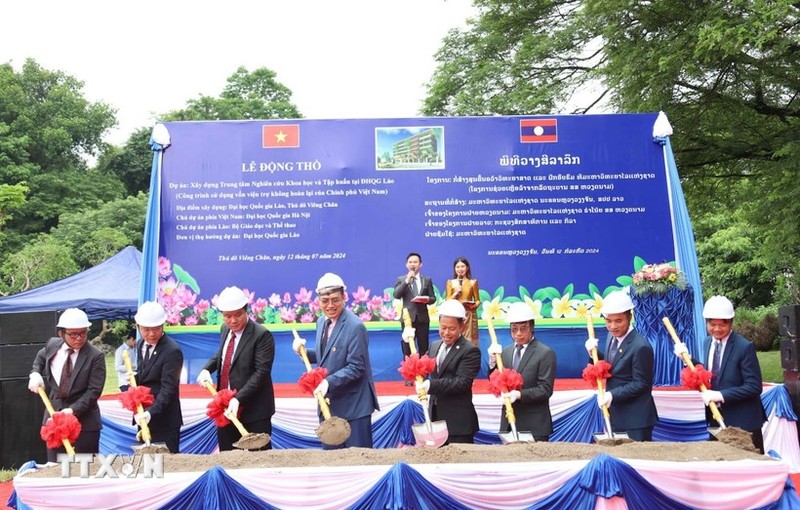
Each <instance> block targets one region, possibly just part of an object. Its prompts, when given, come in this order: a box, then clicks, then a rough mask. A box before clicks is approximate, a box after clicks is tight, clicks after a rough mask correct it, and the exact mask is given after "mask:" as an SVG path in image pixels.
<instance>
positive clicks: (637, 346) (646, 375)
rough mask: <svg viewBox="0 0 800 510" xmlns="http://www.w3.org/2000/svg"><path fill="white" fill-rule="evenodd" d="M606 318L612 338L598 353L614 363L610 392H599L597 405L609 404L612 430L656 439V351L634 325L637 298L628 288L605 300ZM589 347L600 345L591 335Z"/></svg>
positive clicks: (608, 339) (587, 342)
mask: <svg viewBox="0 0 800 510" xmlns="http://www.w3.org/2000/svg"><path fill="white" fill-rule="evenodd" d="M600 313H601V314H603V316H604V317H605V320H606V329H608V338H607V340H606V345H605V348H604V349H603V350H602V351H601V350H599V349H598V356H599V357H600V358H603V359H605V360H606V361H608V362H609V363H610V364H611V377H609V378H608V379H607V380H606V391H605V392H604V394H603V396H602V397H601V396H600V394H598V395H597V404H598V406H600V407H602V406H603V405H604V404H605V405H608V406H609V412H610V413H611V429H612V430H613V431H614V432H627V434H628V437H629V438H631V439H633V440H634V441H652V440H653V426H654V425H655V424H656V423H658V413H657V411H656V403H655V400H653V364H654V358H655V356H654V354H653V347H652V346H651V345H650V342H649V341H648V340H647V339H646V338H645V337H643V336H642V335H640V334H639V333H638V332H637V331H636V330H635V329H633V327H632V326H631V320H632V319H633V301H631V298H630V296H629V295H628V293H627V292H624V291H615V292H612V293H610V294H609V295H607V296H606V297H605V299H603V307H602V308H601V309H600ZM585 347H586V350H587V351H589V352H590V353H591V350H592V348H597V347H598V342H597V339H596V338H589V339H588V340H586V343H585Z"/></svg>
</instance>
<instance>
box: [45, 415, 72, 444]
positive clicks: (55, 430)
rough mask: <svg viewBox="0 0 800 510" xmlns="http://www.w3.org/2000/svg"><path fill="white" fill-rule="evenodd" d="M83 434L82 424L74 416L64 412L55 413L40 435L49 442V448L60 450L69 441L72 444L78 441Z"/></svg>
mask: <svg viewBox="0 0 800 510" xmlns="http://www.w3.org/2000/svg"><path fill="white" fill-rule="evenodd" d="M80 433H81V422H79V421H78V418H76V417H75V415H74V414H67V413H62V412H57V413H55V414H54V415H53V416H52V417H51V418H50V419H49V420H47V422H46V423H45V424H44V425H42V428H41V430H40V431H39V435H40V436H41V437H42V439H44V440H45V442H47V447H48V448H58V447H59V446H61V445H62V443H63V442H64V439H69V442H70V443H74V442H75V441H77V439H78V436H79V435H80Z"/></svg>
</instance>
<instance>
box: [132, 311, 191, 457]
mask: <svg viewBox="0 0 800 510" xmlns="http://www.w3.org/2000/svg"><path fill="white" fill-rule="evenodd" d="M134 319H135V320H136V327H137V328H138V329H139V335H140V336H141V337H142V340H140V341H139V342H137V344H136V353H137V358H138V359H137V361H138V363H137V366H138V367H139V368H138V369H137V373H136V384H137V385H138V386H147V387H148V388H150V392H151V393H152V394H153V396H154V397H155V401H154V402H153V405H151V406H150V407H148V408H147V409H146V410H145V411H144V412H142V413H137V414H136V415H135V416H134V421H135V423H136V424H137V425H139V426H140V427H141V425H142V423H147V424H148V425H149V427H150V434H151V436H152V441H153V442H154V443H162V442H163V443H165V444H166V445H167V448H169V451H170V452H171V453H179V452H180V433H181V425H183V415H182V414H181V400H180V395H179V387H180V379H181V369H182V368H183V352H182V351H181V349H180V347H179V346H178V344H177V343H176V342H175V341H174V340H172V339H171V338H170V337H168V336H167V335H165V334H164V322H166V320H167V314H166V313H165V312H164V308H162V306H161V305H160V304H158V303H156V302H154V301H146V302H144V303H142V304H141V305H139V310H138V311H137V312H136V315H135V316H134Z"/></svg>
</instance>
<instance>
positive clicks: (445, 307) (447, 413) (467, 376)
mask: <svg viewBox="0 0 800 510" xmlns="http://www.w3.org/2000/svg"><path fill="white" fill-rule="evenodd" d="M466 317H467V312H466V310H465V309H464V305H462V304H461V303H459V302H458V300H456V299H448V300H447V301H444V302H443V303H442V304H441V306H439V337H440V339H439V340H436V341H435V342H433V343H432V344H431V346H430V349H429V350H428V356H430V357H431V358H432V359H435V360H436V368H435V369H434V370H433V372H431V374H430V379H426V380H425V381H422V382H419V381H418V382H417V383H416V388H417V392H419V391H420V390H422V389H424V390H425V391H426V392H428V394H429V395H430V399H429V403H428V406H429V409H430V414H431V420H433V421H436V420H444V421H445V422H446V423H447V432H448V438H447V443H445V444H450V443H472V442H474V439H475V433H476V432H478V428H479V425H478V414H477V413H476V412H475V405H474V404H473V403H472V382H473V381H474V380H475V376H476V375H478V370H480V368H481V351H480V349H478V348H477V347H476V346H475V345H474V344H473V343H472V342H470V341H469V340H467V339H466V338H464V330H465V329H466V328H467V323H466Z"/></svg>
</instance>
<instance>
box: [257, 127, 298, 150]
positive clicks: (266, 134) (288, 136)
mask: <svg viewBox="0 0 800 510" xmlns="http://www.w3.org/2000/svg"><path fill="white" fill-rule="evenodd" d="M261 145H262V147H264V148H265V149H277V148H282V147H290V148H293V147H300V124H280V125H278V124H265V125H263V126H261Z"/></svg>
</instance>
